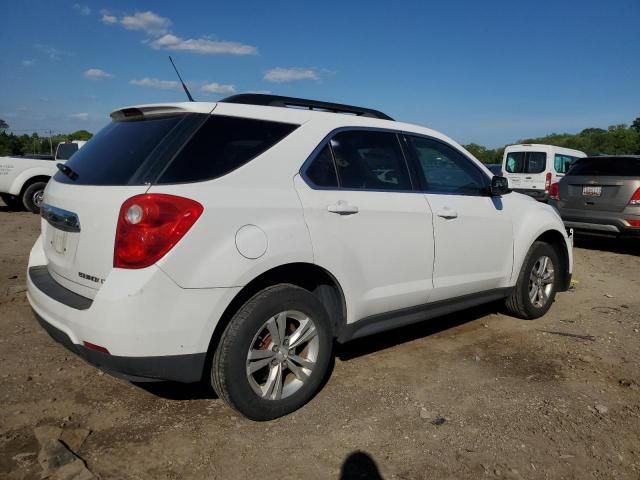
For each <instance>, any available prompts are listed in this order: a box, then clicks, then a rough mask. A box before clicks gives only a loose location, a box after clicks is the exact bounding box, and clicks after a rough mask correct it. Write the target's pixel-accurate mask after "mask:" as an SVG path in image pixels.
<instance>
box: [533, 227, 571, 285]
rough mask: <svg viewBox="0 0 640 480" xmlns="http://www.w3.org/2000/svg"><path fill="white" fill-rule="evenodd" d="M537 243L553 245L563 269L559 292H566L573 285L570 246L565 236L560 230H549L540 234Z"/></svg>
mask: <svg viewBox="0 0 640 480" xmlns="http://www.w3.org/2000/svg"><path fill="white" fill-rule="evenodd" d="M535 242H545V243H547V244H549V245H551V247H552V248H553V249H554V250H555V252H556V254H557V255H558V257H560V259H561V262H562V267H563V268H562V270H561V271H560V274H561V279H560V286H559V288H558V291H559V292H566V291H567V290H569V286H570V284H571V270H570V266H571V262H570V259H569V246H568V245H567V242H566V239H565V236H564V235H563V234H562V233H560V232H559V231H558V230H547V231H545V232H543V233H542V234H540V235H539V236H538V237H537V238H536V239H535V240H534V243H535Z"/></svg>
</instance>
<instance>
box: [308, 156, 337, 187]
mask: <svg viewBox="0 0 640 480" xmlns="http://www.w3.org/2000/svg"><path fill="white" fill-rule="evenodd" d="M305 173H306V176H307V178H308V179H309V180H311V181H312V182H313V184H314V185H315V186H316V187H323V188H332V187H333V188H337V187H338V175H337V173H336V167H335V165H334V164H333V155H332V154H331V147H330V146H329V145H325V147H324V148H323V149H322V150H321V151H320V153H319V154H318V155H317V156H316V157H315V158H314V159H313V162H312V163H311V165H309V167H308V168H307V170H306V172H305Z"/></svg>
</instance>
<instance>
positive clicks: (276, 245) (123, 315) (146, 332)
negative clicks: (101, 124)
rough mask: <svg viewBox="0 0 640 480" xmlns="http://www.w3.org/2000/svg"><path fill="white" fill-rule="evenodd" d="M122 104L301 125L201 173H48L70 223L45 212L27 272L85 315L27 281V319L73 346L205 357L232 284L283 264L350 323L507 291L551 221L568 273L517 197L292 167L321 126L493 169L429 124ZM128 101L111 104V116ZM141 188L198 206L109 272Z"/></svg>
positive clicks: (535, 216)
mask: <svg viewBox="0 0 640 480" xmlns="http://www.w3.org/2000/svg"><path fill="white" fill-rule="evenodd" d="M128 108H135V109H137V110H138V111H142V112H143V113H144V114H145V115H157V114H166V113H170V112H176V111H189V112H196V113H205V114H212V115H223V116H232V117H249V118H252V119H261V120H273V121H279V122H289V123H294V124H298V125H300V126H299V127H298V128H297V129H296V130H295V131H293V132H292V133H291V134H290V135H289V136H287V137H286V139H285V140H283V141H281V142H279V143H277V144H276V145H275V146H273V147H272V148H270V149H268V150H267V151H266V152H264V153H263V154H261V155H259V156H257V157H256V158H254V159H253V160H251V161H250V162H248V163H246V164H244V165H242V166H241V167H239V168H237V169H236V170H234V171H231V172H229V173H227V174H225V175H223V176H221V177H220V178H216V179H213V180H206V181H197V182H193V183H183V184H167V185H163V184H154V185H127V186H98V187H95V186H90V185H72V184H67V183H60V182H57V181H56V180H55V179H54V180H52V181H51V182H49V184H48V186H47V189H46V191H45V196H44V202H45V203H46V204H48V205H51V206H53V207H56V208H60V209H64V210H68V211H70V212H73V213H75V214H76V215H77V216H78V219H79V223H80V232H79V233H71V232H70V233H68V234H67V235H66V236H65V237H66V238H65V239H64V241H62V240H61V239H60V234H59V233H56V232H54V230H55V229H54V227H52V226H51V225H50V224H49V223H48V222H47V221H44V220H43V223H42V231H43V234H42V236H41V238H40V239H38V241H37V242H36V244H35V245H34V247H33V249H32V252H31V256H30V260H29V267H37V266H45V265H46V266H47V269H48V271H49V273H50V274H51V276H52V277H53V279H54V280H55V281H56V282H57V283H59V284H60V285H62V286H63V287H64V288H66V289H67V290H69V291H71V292H74V293H75V294H78V295H81V296H83V297H86V298H88V299H92V300H93V303H92V304H91V306H90V307H89V308H88V309H86V310H77V309H73V308H70V307H68V306H66V305H64V304H63V303H60V302H59V301H56V300H54V299H52V298H50V297H48V296H47V295H46V294H45V293H43V292H42V291H41V290H39V289H38V288H37V287H36V286H35V285H34V283H33V282H32V281H31V280H30V279H29V280H28V298H29V301H30V303H31V305H32V306H33V308H34V310H35V311H36V312H37V314H38V315H39V316H40V317H42V319H44V321H45V322H47V323H49V324H50V325H52V326H53V327H55V328H56V329H58V330H60V331H62V332H64V333H65V334H66V335H67V336H68V337H69V338H70V339H71V340H72V342H73V343H74V344H77V345H81V344H82V343H83V342H85V341H87V342H91V343H94V344H97V345H101V346H104V347H106V348H107V349H108V350H109V352H110V353H111V354H112V355H120V356H127V357H145V356H151V357H159V356H170V355H181V354H191V353H198V354H203V353H204V352H207V351H208V348H209V343H210V341H211V339H212V334H213V332H214V330H215V328H216V326H217V324H218V322H219V320H220V319H221V317H222V316H223V313H224V312H225V311H226V309H227V307H228V306H229V305H230V304H231V302H232V301H233V300H234V298H235V297H236V295H238V294H239V292H241V291H242V288H243V287H244V286H246V285H248V284H249V283H250V282H252V281H253V280H254V279H256V278H257V277H259V276H260V275H262V274H263V273H265V272H268V271H270V270H271V269H273V268H276V267H279V266H284V265H289V264H296V263H304V264H315V265H317V266H319V267H321V268H323V269H324V270H326V271H327V272H328V273H329V274H330V275H331V276H332V277H333V278H335V279H336V280H337V282H338V284H339V287H340V289H341V290H342V292H343V293H344V301H345V303H346V319H345V321H346V322H347V324H349V325H352V324H354V323H356V322H358V321H360V320H362V319H365V318H369V317H371V316H374V315H379V314H384V313H388V312H393V311H396V310H403V309H408V308H412V307H416V306H420V305H425V304H428V303H430V302H436V301H441V300H450V299H452V298H456V297H461V296H465V295H471V294H477V293H482V292H484V291H490V290H495V289H504V288H507V287H511V286H513V285H515V283H516V280H517V277H518V274H519V272H520V268H521V265H522V262H523V261H524V258H525V256H526V253H527V251H528V250H529V248H530V246H531V244H532V243H533V242H534V241H535V239H536V238H538V236H540V235H541V234H544V233H545V232H548V231H550V230H551V231H555V232H558V233H559V234H560V235H562V236H563V238H564V239H565V242H566V243H567V245H568V247H569V249H568V257H569V262H570V267H569V268H570V271H571V268H572V267H571V265H572V252H571V240H570V239H569V237H568V236H567V233H566V231H565V229H564V226H563V223H562V221H561V219H560V217H559V216H558V215H557V214H556V213H555V212H554V211H553V210H552V209H551V208H550V207H548V206H547V205H543V204H539V203H537V202H534V201H533V200H531V199H530V198H528V197H526V196H523V195H519V194H516V193H512V194H508V195H504V196H502V197H501V198H496V197H489V196H486V197H481V196H460V195H438V194H432V193H428V194H425V193H422V192H419V191H412V192H373V191H347V190H318V189H313V188H311V187H310V186H309V185H308V184H307V183H306V182H305V180H304V179H303V177H302V176H301V175H300V174H299V173H300V170H301V168H302V165H303V163H304V162H305V160H306V159H307V158H308V157H309V156H310V155H311V153H312V152H313V151H314V149H315V148H316V147H317V146H318V144H319V143H320V142H321V141H322V140H323V139H325V138H326V137H327V136H328V135H329V134H330V133H331V132H333V131H334V130H336V129H338V128H345V127H363V128H381V129H386V130H393V131H397V132H399V133H401V132H411V133H416V134H421V135H426V136H429V137H433V138H436V139H438V140H441V141H443V142H445V143H447V144H449V145H451V146H453V147H454V148H456V149H458V150H459V151H461V152H463V153H465V155H466V156H467V157H468V158H469V159H470V161H472V162H474V163H475V164H476V165H477V166H478V167H479V168H481V169H482V170H483V171H484V172H485V173H486V175H487V177H488V178H491V173H490V172H489V171H488V170H487V169H486V168H485V167H484V166H483V165H482V164H481V163H480V162H479V161H478V160H477V159H475V158H474V157H473V156H472V155H471V154H470V153H469V152H467V151H466V150H464V149H463V148H462V147H461V146H460V145H459V144H457V143H456V142H454V141H453V140H451V139H449V138H448V137H446V136H444V135H442V134H440V133H438V132H435V131H433V130H430V129H427V128H423V127H418V126H414V125H409V124H404V123H400V122H393V121H388V120H381V119H376V118H367V117H359V116H354V115H340V114H335V113H327V112H316V111H310V110H300V109H286V108H279V107H267V106H253V105H241V104H231V103H218V104H212V103H199V102H193V103H191V102H186V103H178V104H169V105H164V104H159V105H147V106H136V107H128ZM126 110H127V109H120V110H117V111H115V112H114V113H113V116H114V118H119V117H121V116H123V115H125V114H126ZM145 192H148V193H164V194H171V195H177V196H182V197H186V198H189V199H192V200H195V201H197V202H199V203H200V204H201V205H203V207H204V211H203V213H202V215H201V217H200V218H199V219H198V220H197V221H196V223H195V224H194V225H193V226H192V227H191V229H190V230H189V231H188V232H187V234H186V235H185V236H184V237H183V238H181V240H180V241H179V242H178V243H177V244H176V245H175V246H174V247H173V248H172V249H171V250H170V251H169V252H168V253H167V254H166V255H165V256H164V257H162V258H161V259H160V260H159V261H157V263H155V264H154V265H152V266H149V267H146V268H141V269H138V270H134V269H122V268H113V256H114V241H115V233H116V226H117V218H118V213H119V210H120V207H121V205H122V204H123V202H124V201H125V200H127V199H128V198H130V197H132V196H134V195H137V194H141V193H145ZM341 200H342V201H345V202H347V203H348V204H351V205H353V206H357V207H358V213H357V214H354V215H344V216H342V215H338V214H335V213H331V212H329V211H328V210H327V207H328V206H330V205H334V204H336V203H337V202H339V201H341ZM443 210H450V211H451V210H453V211H455V212H457V218H450V219H445V218H442V217H439V216H438V212H441V211H443ZM61 246H62V248H61ZM64 248H66V249H67V250H66V251H65V250H64ZM80 274H83V275H84V276H81V275H80ZM96 279H97V280H98V281H96Z"/></svg>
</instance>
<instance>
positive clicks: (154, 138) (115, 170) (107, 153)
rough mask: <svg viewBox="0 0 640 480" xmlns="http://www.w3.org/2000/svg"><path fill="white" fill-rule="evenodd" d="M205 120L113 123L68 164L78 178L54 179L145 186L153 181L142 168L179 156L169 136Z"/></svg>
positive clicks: (199, 116)
mask: <svg viewBox="0 0 640 480" xmlns="http://www.w3.org/2000/svg"><path fill="white" fill-rule="evenodd" d="M205 118H206V115H202V114H183V115H173V116H166V117H155V118H154V117H151V118H142V119H137V120H122V121H114V122H111V123H110V124H109V125H107V126H106V127H105V128H103V129H102V130H100V132H98V133H97V134H96V135H95V136H94V137H93V138H92V139H91V141H90V142H88V143H87V144H86V145H85V146H84V147H83V148H81V149H80V150H78V152H76V154H75V155H73V157H72V158H71V159H70V160H69V161H68V162H67V163H66V165H67V167H69V168H70V169H71V170H72V171H73V172H74V173H75V174H77V176H74V178H71V177H70V176H68V175H65V174H63V173H62V172H58V173H56V175H55V177H54V178H55V180H56V181H58V182H60V183H71V184H74V185H142V184H144V183H146V182H148V180H149V179H148V178H146V176H145V175H143V174H141V172H140V170H141V168H142V167H143V166H144V167H146V170H147V171H148V170H151V169H152V168H151V167H152V165H151V164H153V163H156V161H157V160H158V157H159V156H160V154H161V153H164V154H165V155H167V154H169V155H171V154H175V151H176V150H177V148H179V147H180V145H175V142H171V141H168V138H169V137H170V135H169V133H171V132H172V131H175V132H178V131H181V132H184V130H187V131H191V132H193V130H194V129H195V128H197V126H198V125H199V124H200V123H202V121H203V120H204V119H205ZM172 137H175V135H174V136H172ZM167 144H171V145H172V146H173V151H172V152H171V151H169V152H168V151H167V147H170V146H171V145H167ZM154 152H156V153H158V155H153V154H154Z"/></svg>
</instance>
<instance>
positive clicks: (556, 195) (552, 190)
mask: <svg viewBox="0 0 640 480" xmlns="http://www.w3.org/2000/svg"><path fill="white" fill-rule="evenodd" d="M549 198H551V199H552V200H560V184H559V183H558V182H555V183H553V184H552V185H551V186H550V187H549Z"/></svg>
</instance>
